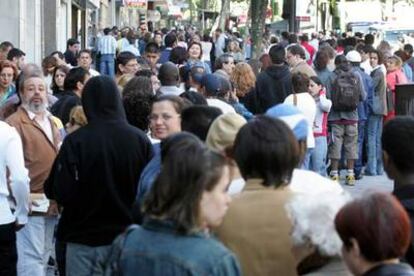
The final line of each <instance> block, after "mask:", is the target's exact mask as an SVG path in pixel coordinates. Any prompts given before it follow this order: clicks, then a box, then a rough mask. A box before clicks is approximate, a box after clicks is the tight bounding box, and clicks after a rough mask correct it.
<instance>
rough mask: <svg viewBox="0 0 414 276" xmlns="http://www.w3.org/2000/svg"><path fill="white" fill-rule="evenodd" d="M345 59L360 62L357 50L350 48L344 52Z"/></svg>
mask: <svg viewBox="0 0 414 276" xmlns="http://www.w3.org/2000/svg"><path fill="white" fill-rule="evenodd" d="M346 59H347V60H348V61H349V62H361V55H360V54H359V53H358V52H357V51H355V50H352V51H349V52H348V54H346Z"/></svg>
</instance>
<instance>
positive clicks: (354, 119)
mask: <svg viewBox="0 0 414 276" xmlns="http://www.w3.org/2000/svg"><path fill="white" fill-rule="evenodd" d="M335 65H336V69H335V71H334V74H333V75H332V76H331V77H330V78H329V80H328V82H327V87H326V95H327V98H328V99H330V100H331V101H332V110H331V111H330V112H329V115H328V124H329V125H330V127H331V131H332V137H333V138H332V139H333V140H332V143H331V144H330V145H329V149H328V158H329V159H330V160H331V171H330V178H331V179H332V180H334V181H339V160H341V157H342V147H344V151H343V153H344V156H343V157H344V159H346V164H347V165H346V167H347V174H346V181H345V183H346V184H347V185H355V174H354V165H355V160H357V159H358V104H359V102H361V101H364V100H365V99H366V94H365V90H364V88H363V84H362V83H361V79H360V78H359V77H358V75H356V74H355V73H354V72H352V68H351V66H350V64H349V63H348V60H347V59H346V57H345V56H344V55H339V56H337V57H336V58H335Z"/></svg>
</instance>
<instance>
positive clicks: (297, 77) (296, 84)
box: [284, 73, 316, 170]
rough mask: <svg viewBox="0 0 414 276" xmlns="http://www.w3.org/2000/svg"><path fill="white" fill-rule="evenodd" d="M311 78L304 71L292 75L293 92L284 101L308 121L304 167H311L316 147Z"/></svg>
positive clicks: (314, 104)
mask: <svg viewBox="0 0 414 276" xmlns="http://www.w3.org/2000/svg"><path fill="white" fill-rule="evenodd" d="M309 82H310V79H309V77H308V76H307V75H305V74H302V73H294V74H293V75H292V88H293V93H292V94H290V95H289V96H287V97H286V99H285V100H284V103H287V104H291V105H294V106H296V107H297V108H298V109H299V110H300V111H301V112H302V114H303V115H304V116H305V118H306V120H307V122H308V135H307V140H306V146H307V152H306V155H305V159H304V160H303V163H302V168H303V169H306V170H309V169H310V158H311V155H312V152H313V151H314V148H315V137H314V136H313V125H314V122H315V116H316V103H315V100H314V98H313V97H312V95H311V94H310V93H309Z"/></svg>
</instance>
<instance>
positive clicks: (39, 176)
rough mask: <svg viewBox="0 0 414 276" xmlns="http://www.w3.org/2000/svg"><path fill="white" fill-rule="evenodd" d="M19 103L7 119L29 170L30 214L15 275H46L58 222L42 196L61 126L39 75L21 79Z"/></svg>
mask: <svg viewBox="0 0 414 276" xmlns="http://www.w3.org/2000/svg"><path fill="white" fill-rule="evenodd" d="M19 93H20V98H21V105H20V106H19V107H18V109H17V111H16V112H15V113H13V114H12V115H10V116H9V117H8V118H7V120H6V122H7V123H9V124H10V125H11V126H13V127H15V128H16V130H17V132H18V133H19V135H20V138H21V139H22V143H23V145H24V146H23V154H24V160H25V167H26V168H27V169H28V170H29V176H30V193H31V194H30V196H31V201H32V202H33V201H35V202H37V203H36V205H38V206H37V207H39V208H35V207H36V205H32V209H31V215H30V216H29V218H28V221H27V223H26V225H25V227H24V228H23V229H22V230H20V231H19V232H17V253H18V262H17V274H18V275H46V270H47V263H48V261H49V256H51V253H52V252H51V251H52V248H53V245H52V244H53V233H54V228H55V225H56V223H57V216H58V207H57V204H56V202H54V201H53V200H48V199H47V198H46V197H45V186H44V183H45V181H46V179H47V177H48V175H49V172H50V170H51V168H52V164H53V161H54V159H55V158H56V156H57V154H58V151H59V147H60V145H61V143H62V140H63V132H64V131H63V125H62V123H61V122H60V120H59V119H58V118H56V117H53V116H52V115H51V114H50V113H49V112H48V111H47V105H48V99H47V89H46V83H45V81H44V79H43V77H42V75H41V74H39V75H34V74H31V75H26V74H23V75H22V76H21V78H20V84H19Z"/></svg>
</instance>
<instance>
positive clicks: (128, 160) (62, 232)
mask: <svg viewBox="0 0 414 276" xmlns="http://www.w3.org/2000/svg"><path fill="white" fill-rule="evenodd" d="M82 105H83V108H84V111H85V114H86V117H87V119H88V125H86V126H84V127H82V128H80V129H78V130H76V131H75V132H73V133H71V134H69V135H68V136H67V137H66V138H65V140H64V142H63V145H62V147H61V149H60V152H59V154H58V156H57V158H56V160H55V162H54V164H53V167H52V171H51V173H50V175H49V178H48V180H47V181H46V183H45V193H46V195H47V197H48V198H50V199H55V200H56V201H57V202H58V203H59V204H60V205H61V206H63V212H62V217H61V219H60V221H59V225H58V232H57V238H58V239H59V240H60V241H65V242H72V243H79V244H84V245H88V246H102V245H108V244H110V243H111V242H112V241H113V239H114V238H115V237H116V236H117V235H118V234H120V233H121V232H122V231H124V230H125V228H126V226H127V225H129V224H131V223H132V216H131V207H132V204H133V202H134V199H135V195H136V188H137V183H138V180H139V176H140V174H141V171H142V170H143V168H144V167H145V166H146V164H147V163H148V162H149V160H150V159H151V157H152V146H151V143H150V141H149V140H148V138H147V136H146V135H145V134H144V133H143V132H142V131H141V130H139V129H137V128H135V127H133V126H131V125H129V124H128V123H127V121H126V116H125V112H124V109H123V106H122V103H121V99H120V95H119V92H118V89H117V87H116V84H115V82H114V81H113V80H112V79H111V78H109V77H104V76H100V77H94V78H92V79H90V80H89V81H88V82H87V84H86V85H85V88H84V92H83V96H82Z"/></svg>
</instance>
